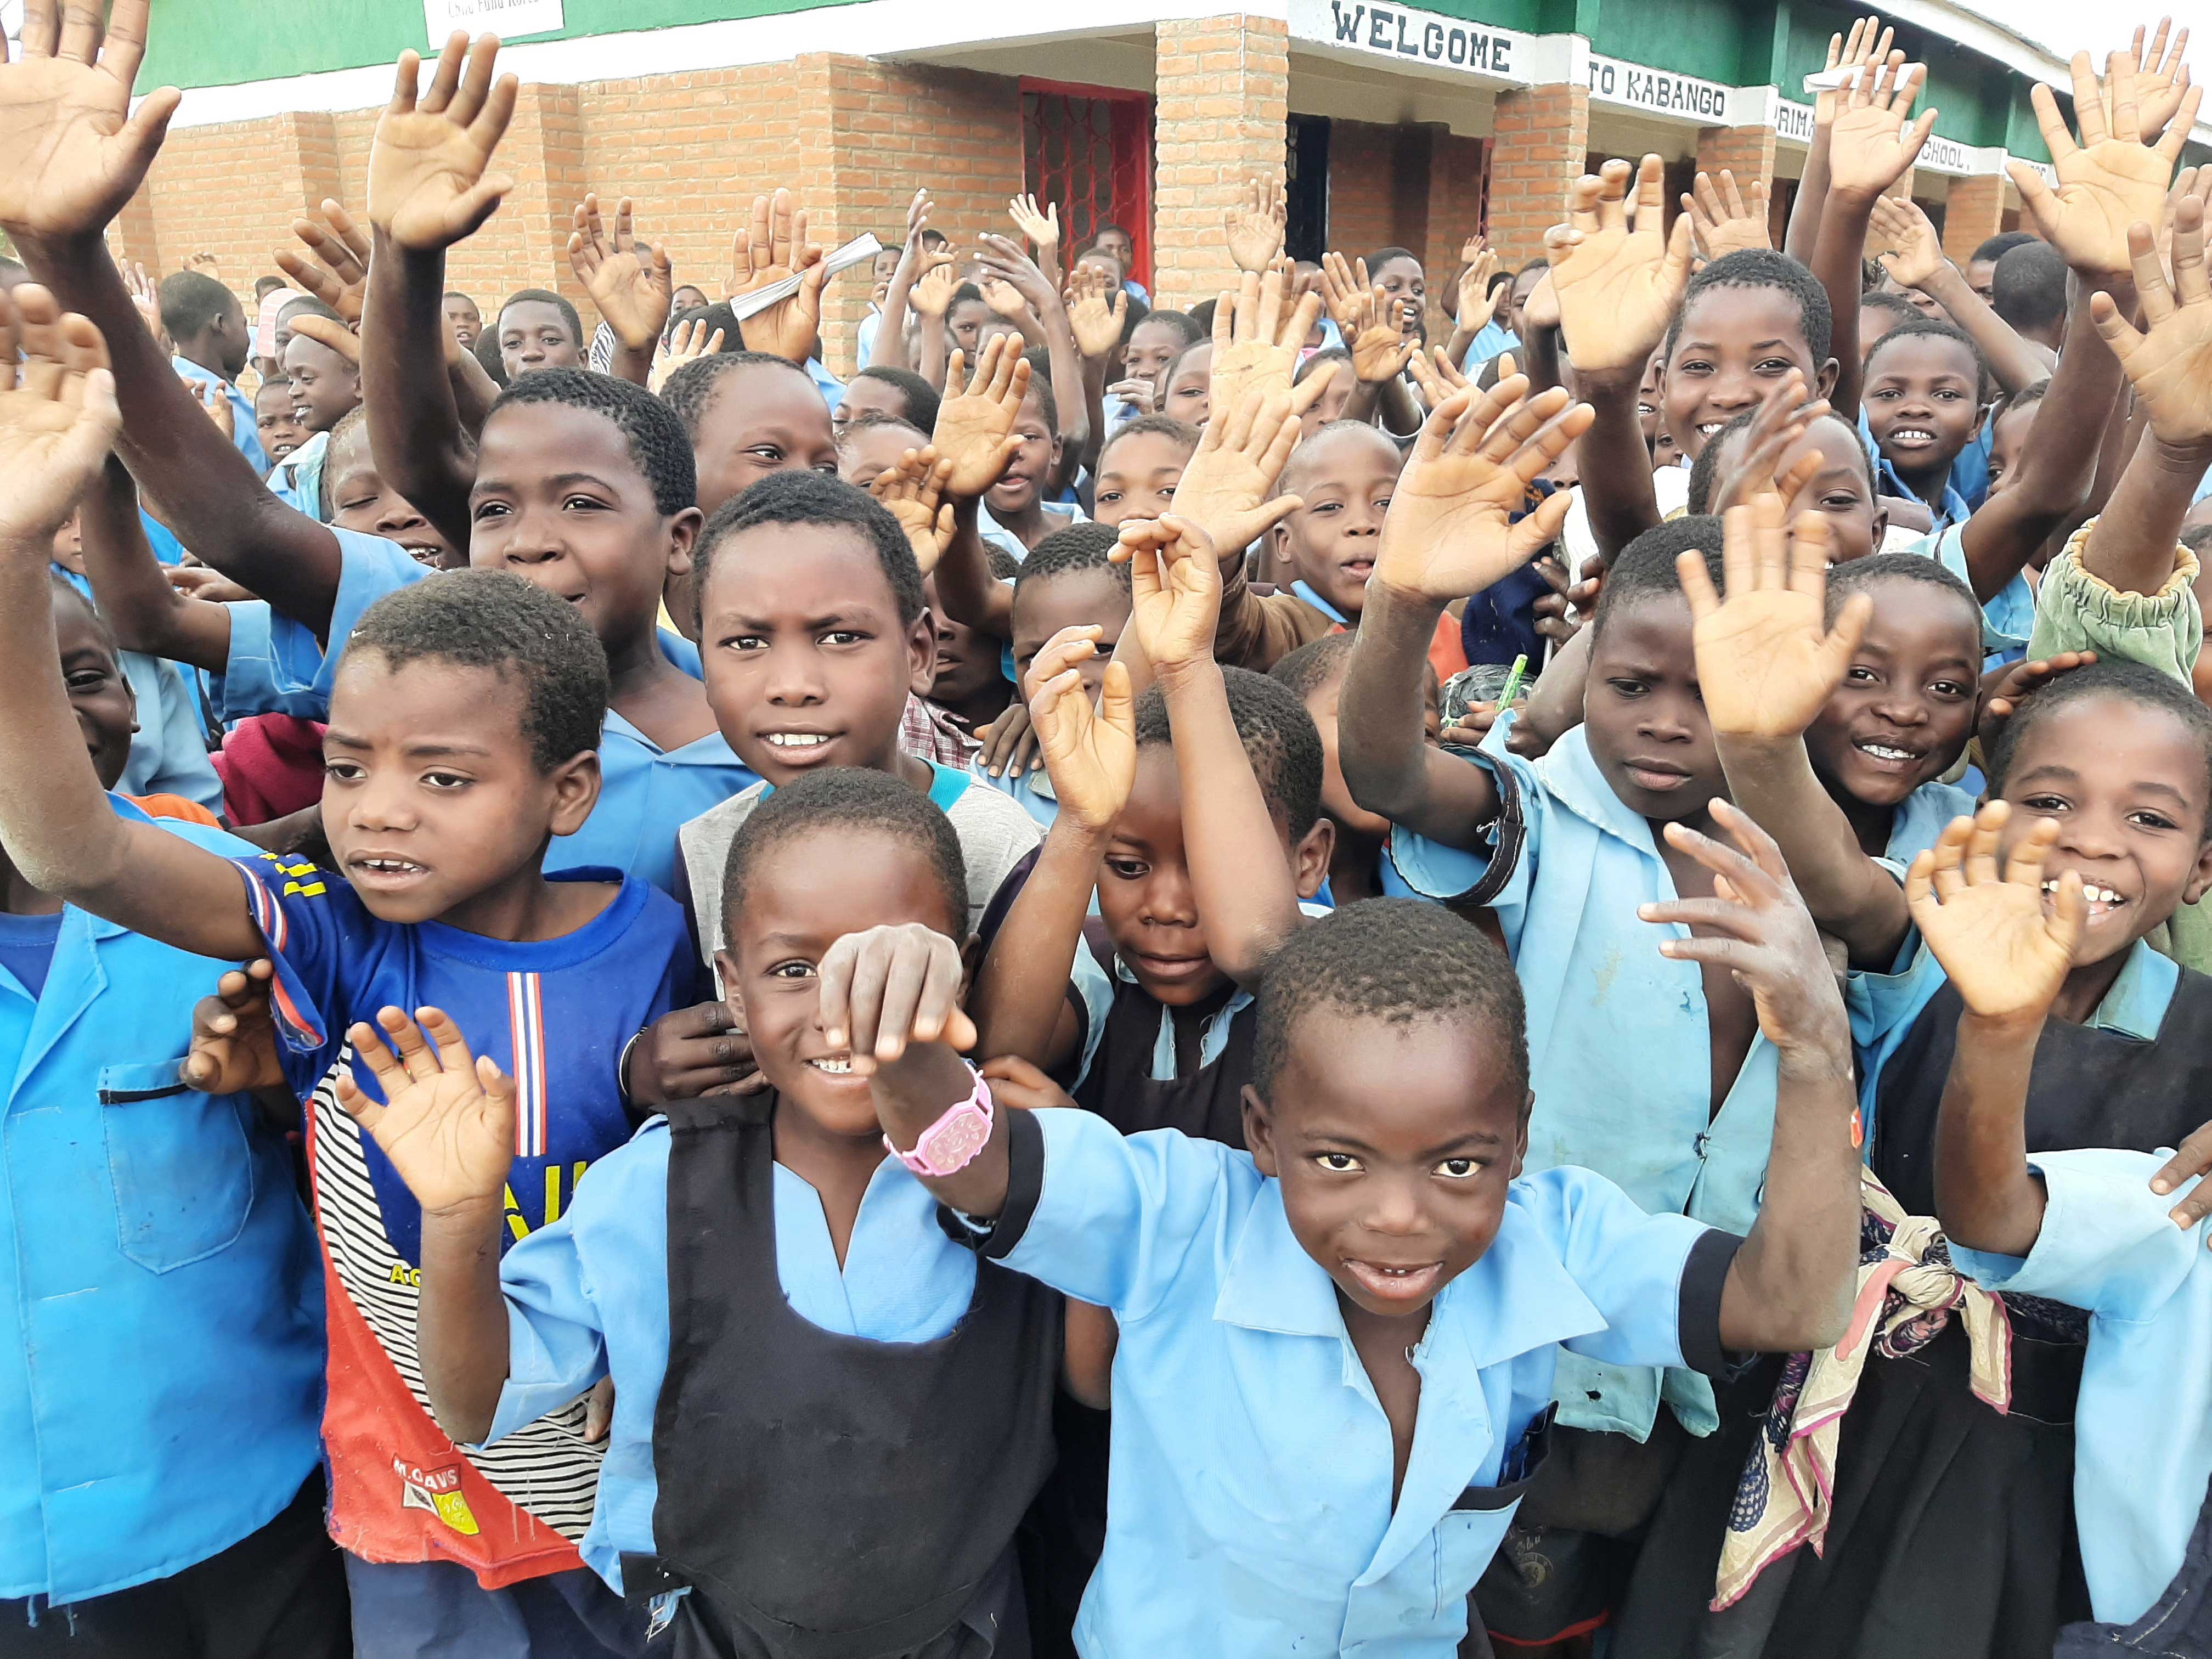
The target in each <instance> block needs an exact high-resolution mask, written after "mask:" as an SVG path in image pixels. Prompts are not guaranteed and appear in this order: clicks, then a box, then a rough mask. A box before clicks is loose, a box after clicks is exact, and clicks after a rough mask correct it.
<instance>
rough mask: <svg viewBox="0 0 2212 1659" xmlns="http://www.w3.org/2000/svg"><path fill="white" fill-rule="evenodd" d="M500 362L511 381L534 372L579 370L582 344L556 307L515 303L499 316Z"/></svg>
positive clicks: (542, 304) (531, 301)
mask: <svg viewBox="0 0 2212 1659" xmlns="http://www.w3.org/2000/svg"><path fill="white" fill-rule="evenodd" d="M499 360H500V362H501V365H502V366H503V367H504V368H506V370H507V379H508V380H510V381H512V380H513V379H514V377H515V376H516V375H518V374H528V373H529V372H530V371H531V370H532V369H533V368H583V367H584V343H583V342H582V341H581V340H579V339H578V338H577V337H575V336H574V334H572V333H570V332H569V331H568V319H567V318H566V317H564V316H562V314H561V308H560V307H558V306H555V305H549V304H547V303H546V302H545V301H543V300H517V301H515V302H514V303H513V305H511V306H509V307H507V309H506V310H504V311H502V312H501V313H499Z"/></svg>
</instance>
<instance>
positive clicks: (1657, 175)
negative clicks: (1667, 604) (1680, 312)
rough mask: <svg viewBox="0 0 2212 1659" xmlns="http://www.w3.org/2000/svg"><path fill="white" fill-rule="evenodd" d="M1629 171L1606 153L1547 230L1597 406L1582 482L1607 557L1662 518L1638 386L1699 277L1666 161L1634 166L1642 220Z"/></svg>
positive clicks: (1581, 366) (1572, 349) (1561, 295)
mask: <svg viewBox="0 0 2212 1659" xmlns="http://www.w3.org/2000/svg"><path fill="white" fill-rule="evenodd" d="M1630 171H1631V170H1630V167H1629V165H1628V163H1627V162H1626V161H1607V163H1606V164H1605V170H1604V172H1603V173H1602V174H1601V176H1600V177H1599V178H1596V179H1578V180H1577V182H1576V183H1575V184H1574V185H1572V186H1571V188H1570V189H1569V191H1568V193H1567V222H1566V223H1565V224H1564V225H1554V226H1553V227H1552V228H1551V229H1550V230H1549V231H1547V232H1546V233H1545V236H1544V249H1545V252H1547V253H1548V254H1549V255H1550V256H1551V261H1552V293H1553V298H1554V300H1555V301H1557V303H1558V305H1559V323H1560V327H1561V331H1562V332H1563V334H1564V336H1565V343H1566V349H1567V360H1568V361H1569V362H1571V363H1572V364H1573V365H1574V367H1575V386H1576V387H1577V391H1578V392H1579V393H1580V395H1581V396H1583V398H1587V399H1588V400H1589V406H1590V409H1591V411H1592V416H1591V420H1590V424H1589V432H1588V433H1587V434H1586V435H1584V437H1583V441H1582V447H1581V449H1580V451H1579V453H1580V455H1581V459H1582V467H1581V472H1582V480H1583V494H1584V498H1585V500H1586V501H1587V503H1588V506H1589V523H1590V531H1591V533H1592V534H1593V535H1595V537H1596V538H1597V544H1598V550H1599V551H1601V552H1602V553H1603V554H1604V555H1605V556H1606V558H1607V562H1611V561H1612V560H1613V559H1614V558H1616V557H1618V556H1620V550H1621V549H1623V548H1624V547H1626V546H1627V545H1628V544H1629V543H1631V542H1632V541H1634V540H1635V539H1636V538H1637V537H1638V536H1639V535H1641V534H1642V533H1643V532H1645V531H1646V530H1649V529H1650V527H1651V526H1654V525H1656V524H1657V523H1658V522H1659V502H1658V497H1657V496H1656V495H1655V494H1654V493H1653V490H1652V487H1651V453H1650V450H1648V449H1647V448H1645V447H1644V428H1643V426H1642V425H1641V423H1640V422H1638V417H1637V414H1636V391H1637V387H1638V386H1640V385H1641V384H1642V383H1643V380H1644V364H1645V363H1647V362H1650V358H1651V354H1652V353H1653V352H1654V351H1656V350H1657V349H1659V345H1660V343H1661V342H1662V341H1663V340H1664V339H1665V338H1666V337H1667V325H1668V322H1669V321H1671V320H1672V319H1673V318H1674V308H1675V307H1677V306H1679V305H1680V303H1681V301H1682V289H1683V288H1684V287H1685V286H1686V284H1687V283H1688V282H1689V280H1690V222H1689V219H1688V218H1687V217H1686V216H1684V217H1680V218H1678V219H1676V220H1675V221H1674V230H1673V232H1672V234H1668V233H1667V232H1665V231H1663V230H1662V225H1663V224H1664V223H1665V221H1666V207H1665V197H1666V169H1665V168H1664V167H1662V165H1661V163H1660V161H1659V158H1658V157H1657V156H1656V155H1647V156H1645V157H1644V162H1643V165H1642V166H1641V167H1638V168H1637V169H1635V181H1636V224H1635V228H1633V229H1631V228H1630V227H1629V222H1628V188H1629V177H1630Z"/></svg>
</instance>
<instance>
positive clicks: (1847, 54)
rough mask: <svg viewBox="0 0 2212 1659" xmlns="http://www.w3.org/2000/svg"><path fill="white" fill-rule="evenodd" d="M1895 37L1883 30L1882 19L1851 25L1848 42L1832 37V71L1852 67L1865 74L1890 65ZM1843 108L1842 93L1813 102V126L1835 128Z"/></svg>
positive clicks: (1870, 19) (1861, 21)
mask: <svg viewBox="0 0 2212 1659" xmlns="http://www.w3.org/2000/svg"><path fill="white" fill-rule="evenodd" d="M1877 31H1879V33H1877ZM1892 33H1893V31H1892V30H1889V29H1887V28H1884V27H1882V21H1881V18H1879V17H1862V18H1860V19H1859V20H1858V21H1857V22H1855V23H1853V24H1852V25H1851V34H1850V40H1848V41H1847V40H1844V37H1843V36H1842V35H1840V34H1832V35H1830V36H1829V37H1828V64H1827V67H1828V68H1830V69H1842V68H1844V67H1846V66H1848V67H1850V68H1852V69H1856V70H1860V71H1862V72H1864V71H1865V70H1867V69H1868V68H1869V66H1870V65H1872V64H1881V63H1887V61H1888V60H1889V42H1890V36H1891V34H1892ZM1842 106H1843V94H1842V93H1841V92H1840V91H1829V92H1823V93H1820V94H1818V95H1817V96H1816V97H1814V100H1813V125H1814V126H1816V127H1832V126H1834V125H1835V124H1836V115H1837V112H1838V111H1839V110H1840V109H1841V108H1842Z"/></svg>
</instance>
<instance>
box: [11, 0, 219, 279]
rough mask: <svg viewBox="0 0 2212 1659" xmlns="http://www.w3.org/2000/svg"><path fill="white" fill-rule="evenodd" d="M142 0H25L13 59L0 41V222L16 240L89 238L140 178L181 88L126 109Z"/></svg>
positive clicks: (142, 43)
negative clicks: (102, 2) (98, 0)
mask: <svg viewBox="0 0 2212 1659" xmlns="http://www.w3.org/2000/svg"><path fill="white" fill-rule="evenodd" d="M146 8H147V0H116V4H115V6H114V8H113V9H112V10H111V11H110V12H109V13H108V15H107V26H106V29H105V30H103V29H102V28H101V27H100V9H99V8H98V7H97V6H88V5H83V4H73V5H71V6H70V8H69V12H68V18H67V21H66V24H64V21H62V20H61V19H60V18H59V17H58V15H57V13H58V7H57V5H56V3H55V0H24V5H23V31H22V36H21V51H20V52H19V53H18V55H17V58H16V60H15V62H14V63H12V64H10V63H7V62H6V61H5V59H6V53H7V48H6V46H5V43H4V41H0V226H4V227H5V228H7V229H8V230H9V231H10V232H12V233H13V234H15V235H16V236H17V237H18V238H22V237H37V236H76V237H90V236H97V235H99V234H100V233H101V232H102V231H104V230H106V228H107V226H108V223H109V222H110V221H112V219H113V218H114V217H115V216H116V215H117V214H118V213H120V212H122V211H123V204H125V202H127V201H129V200H130V199H131V194H132V192H133V191H136V190H137V188H138V186H139V185H140V184H141V183H142V182H143V180H144V179H145V177H146V169H147V168H148V167H150V166H152V165H153V161H154V155H155V151H157V150H158V149H161V138H162V135H163V134H165V133H166V132H167V131H168V129H169V118H170V117H171V116H173V115H174V114H175V113H176V112H177V105H178V104H179V102H180V101H181V100H182V99H183V96H184V94H181V93H179V91H178V90H177V89H176V88H174V87H161V88H158V89H156V90H155V91H153V92H149V93H148V94H146V96H145V97H144V98H143V99H142V100H139V104H138V107H137V110H136V111H135V112H134V111H133V110H132V109H131V82H134V81H136V80H137V78H138V64H139V60H140V59H141V58H143V57H144V56H145V55H146Z"/></svg>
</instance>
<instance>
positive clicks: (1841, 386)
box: [1813, 52, 1936, 421]
mask: <svg viewBox="0 0 2212 1659" xmlns="http://www.w3.org/2000/svg"><path fill="white" fill-rule="evenodd" d="M1904 59H1905V54H1904V53H1903V52H1892V53H1890V55H1889V58H1888V61H1887V63H1886V64H1883V65H1882V68H1881V73H1880V74H1879V75H1877V74H1876V73H1875V70H1874V69H1873V67H1872V66H1871V65H1869V66H1868V67H1867V68H1864V69H1863V70H1860V71H1859V76H1858V79H1857V81H1856V82H1853V83H1852V85H1851V86H1850V88H1849V90H1847V91H1845V92H1844V93H1843V94H1841V99H1840V107H1839V109H1838V113H1837V116H1836V124H1835V125H1834V126H1833V127H1832V128H1831V129H1830V131H1829V133H1828V191H1827V197H1826V202H1825V203H1824V204H1823V206H1822V208H1821V212H1820V246H1819V247H1818V248H1817V249H1816V250H1815V251H1814V255H1813V274H1814V276H1817V277H1819V278H1820V286H1821V287H1822V288H1825V289H1827V291H1828V307H1829V310H1830V311H1831V312H1832V313H1833V315H1834V319H1835V321H1834V329H1833V331H1832V334H1831V335H1830V337H1829V346H1828V349H1829V351H1830V352H1831V353H1832V355H1833V356H1834V357H1835V359H1836V365H1837V368H1836V385H1835V389H1834V390H1833V391H1832V392H1830V393H1829V394H1828V401H1829V402H1830V403H1832V404H1834V405H1835V406H1836V412H1837V413H1838V415H1841V416H1843V417H1844V419H1845V420H1847V421H1848V420H1851V419H1854V418H1856V417H1857V414H1858V412H1859V385H1860V381H1861V380H1862V378H1863V376H1862V371H1861V368H1860V363H1859V293H1860V290H1861V289H1862V288H1863V286H1864V283H1865V268H1864V261H1865V258H1866V238H1867V224H1868V222H1869V219H1870V218H1871V217H1872V216H1873V213H1874V204H1875V199H1876V198H1877V197H1880V196H1881V193H1882V192H1883V191H1887V190H1888V189H1890V188H1891V187H1892V186H1893V185H1895V184H1896V183H1897V181H1898V180H1899V179H1902V178H1903V177H1904V176H1905V174H1906V173H1909V172H1910V171H1911V168H1912V164H1913V162H1914V161H1917V160H1918V159H1919V155H1920V147H1921V146H1922V145H1923V144H1924V143H1927V142H1928V134H1929V131H1931V130H1932V129H1933V128H1934V126H1935V125H1936V112H1935V111H1934V110H1933V109H1928V110H1923V111H1922V112H1921V114H1920V118H1919V119H1918V120H1917V121H1908V120H1906V119H1905V117H1906V115H1907V114H1908V113H1910V112H1911V108H1912V103H1913V100H1914V99H1916V98H1917V97H1918V96H1919V95H1920V83H1921V81H1922V80H1923V78H1924V76H1925V75H1926V73H1927V71H1926V70H1924V69H1923V68H1922V67H1921V66H1920V65H1918V64H1913V65H1911V67H1910V68H1907V67H1906V66H1905V61H1904Z"/></svg>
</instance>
